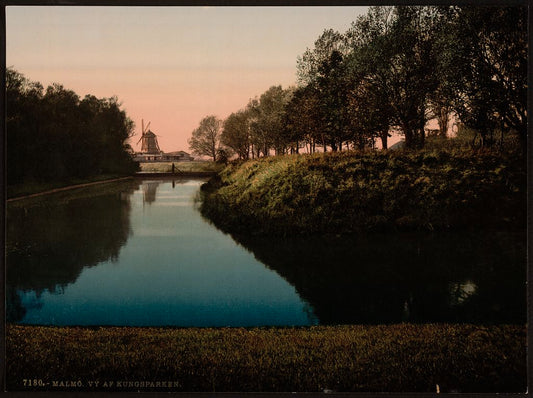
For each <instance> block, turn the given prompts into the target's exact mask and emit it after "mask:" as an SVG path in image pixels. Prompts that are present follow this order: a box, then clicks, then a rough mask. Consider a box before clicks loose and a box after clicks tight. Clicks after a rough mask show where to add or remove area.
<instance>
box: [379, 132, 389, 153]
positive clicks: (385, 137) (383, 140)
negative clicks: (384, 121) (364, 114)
mask: <svg viewBox="0 0 533 398" xmlns="http://www.w3.org/2000/svg"><path fill="white" fill-rule="evenodd" d="M379 138H381V147H382V149H387V148H388V138H389V128H388V127H387V129H386V130H385V129H384V130H383V131H382V132H381V133H380V136H379Z"/></svg>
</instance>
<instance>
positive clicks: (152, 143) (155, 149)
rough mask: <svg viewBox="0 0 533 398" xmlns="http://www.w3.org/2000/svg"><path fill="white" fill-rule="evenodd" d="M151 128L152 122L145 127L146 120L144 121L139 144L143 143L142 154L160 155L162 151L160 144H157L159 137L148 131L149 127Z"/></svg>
mask: <svg viewBox="0 0 533 398" xmlns="http://www.w3.org/2000/svg"><path fill="white" fill-rule="evenodd" d="M149 126H150V122H148V124H147V125H146V127H144V120H142V135H141V138H140V139H139V141H138V142H137V144H138V143H139V142H141V141H142V143H141V153H147V154H154V155H155V154H159V153H161V149H159V144H158V142H157V136H156V135H155V134H154V132H153V131H151V130H148V127H149Z"/></svg>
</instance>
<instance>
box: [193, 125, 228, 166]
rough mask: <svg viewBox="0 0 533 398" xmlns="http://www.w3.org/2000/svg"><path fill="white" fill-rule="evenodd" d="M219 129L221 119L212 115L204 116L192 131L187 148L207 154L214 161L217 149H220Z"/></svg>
mask: <svg viewBox="0 0 533 398" xmlns="http://www.w3.org/2000/svg"><path fill="white" fill-rule="evenodd" d="M221 129H222V120H220V119H219V118H217V117H216V116H214V115H211V116H206V117H204V118H203V119H202V120H201V121H200V125H199V126H198V127H197V128H196V129H195V130H194V131H193V132H192V137H191V138H190V139H189V148H190V149H191V151H192V152H193V153H194V154H196V155H199V156H209V157H211V158H212V159H213V162H216V160H217V151H218V150H219V149H220V138H221V134H222V132H221Z"/></svg>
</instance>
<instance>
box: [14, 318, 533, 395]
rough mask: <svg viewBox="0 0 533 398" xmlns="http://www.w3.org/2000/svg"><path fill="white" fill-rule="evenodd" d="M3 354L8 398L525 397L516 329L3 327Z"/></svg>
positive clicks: (520, 335) (521, 335) (521, 334)
mask: <svg viewBox="0 0 533 398" xmlns="http://www.w3.org/2000/svg"><path fill="white" fill-rule="evenodd" d="M6 354H7V362H6V367H7V388H8V390H26V391H29V390H39V389H45V390H61V389H68V390H70V391H72V390H107V391H110V390H133V391H137V390H140V391H169V390H172V391H206V392H207V391H219V392H220V391H310V392H311V391H320V392H322V391H327V390H330V391H339V392H342V391H352V392H353V391H387V392H415V391H416V392H435V391H436V388H437V385H438V386H439V390H440V392H453V391H456V392H524V391H525V390H526V327H525V326H513V325H502V326H476V325H450V324H425V325H413V324H398V325H380V326H316V327H309V328H250V329H248V328H183V329H182V328H127V327H98V328H87V327H40V326H15V325H7V328H6ZM24 380H26V382H24ZM28 380H31V383H29V382H28ZM34 381H35V383H34ZM96 381H98V382H99V384H98V387H96V384H95V383H94V382H96ZM110 381H113V382H114V384H113V385H110V383H109V382H110ZM61 382H62V384H61ZM89 382H92V383H93V384H92V386H91V384H89ZM104 382H108V384H107V386H105V385H104ZM117 382H120V385H117ZM130 382H131V383H130ZM156 382H159V385H158V386H156V384H155V383H156ZM161 382H165V386H166V387H163V386H162V385H161ZM168 382H172V384H171V388H168V384H167V383H168ZM25 383H26V386H25V385H24V384H25ZM65 383H71V384H70V385H71V387H66V386H67V385H66V384H65ZM141 383H142V386H141ZM40 384H42V386H41V387H40V386H39V385H40Z"/></svg>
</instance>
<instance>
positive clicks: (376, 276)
mask: <svg viewBox="0 0 533 398" xmlns="http://www.w3.org/2000/svg"><path fill="white" fill-rule="evenodd" d="M202 183H203V181H196V180H194V181H185V180H175V181H162V180H154V181H150V180H143V181H140V180H136V181H129V182H123V183H116V184H106V185H102V186H98V187H92V188H87V189H84V190H77V191H72V192H68V193H61V194H56V195H48V196H43V197H40V198H38V199H33V200H25V201H17V202H13V203H10V204H9V206H8V209H7V234H6V254H7V256H6V257H7V258H6V260H7V261H6V263H7V284H6V299H7V300H6V303H7V306H6V310H7V320H8V321H9V322H15V323H25V324H42V325H129V326H167V325H168V326H170V325H171V326H261V325H264V326H268V325H271V326H274V325H286V326H296V325H313V324H342V323H373V324H375V323H393V322H402V321H409V322H475V323H517V322H518V323H522V322H525V303H526V300H525V280H526V276H525V236H524V234H523V232H513V233H511V232H501V231H500V232H497V233H495V232H490V233H489V232H487V233H483V234H481V233H479V231H478V232H477V233H471V234H461V235H457V234H438V235H427V234H410V235H409V234H408V235H406V234H403V235H398V234H394V235H372V236H366V237H343V238H340V237H328V238H310V237H308V238H284V239H264V238H250V237H232V236H230V235H228V234H225V233H223V232H221V231H219V230H218V229H216V228H215V227H214V226H213V225H211V224H210V223H209V222H208V221H207V220H205V219H203V218H202V216H201V215H200V213H199V211H198V210H197V206H196V205H195V197H196V196H197V193H198V190H199V187H200V185H201V184H202Z"/></svg>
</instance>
